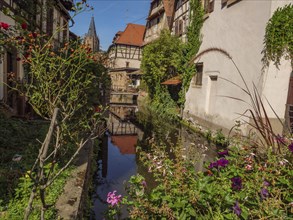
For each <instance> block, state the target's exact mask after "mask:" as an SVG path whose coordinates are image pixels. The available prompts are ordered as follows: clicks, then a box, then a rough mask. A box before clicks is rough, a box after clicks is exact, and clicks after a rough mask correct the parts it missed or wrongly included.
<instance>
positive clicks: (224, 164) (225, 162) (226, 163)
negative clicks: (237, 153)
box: [217, 158, 229, 167]
mask: <svg viewBox="0 0 293 220" xmlns="http://www.w3.org/2000/svg"><path fill="white" fill-rule="evenodd" d="M228 163H229V161H228V160H226V159H225V158H221V159H220V160H218V161H217V164H218V166H219V167H225V166H227V165H228Z"/></svg>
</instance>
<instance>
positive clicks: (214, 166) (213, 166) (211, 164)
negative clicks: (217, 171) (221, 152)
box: [209, 162, 218, 169]
mask: <svg viewBox="0 0 293 220" xmlns="http://www.w3.org/2000/svg"><path fill="white" fill-rule="evenodd" d="M212 168H218V162H212V163H210V165H209V169H212Z"/></svg>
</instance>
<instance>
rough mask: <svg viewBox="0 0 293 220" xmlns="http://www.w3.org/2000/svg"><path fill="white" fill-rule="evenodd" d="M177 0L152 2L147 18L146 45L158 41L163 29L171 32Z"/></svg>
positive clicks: (154, 0)
mask: <svg viewBox="0 0 293 220" xmlns="http://www.w3.org/2000/svg"><path fill="white" fill-rule="evenodd" d="M174 6H175V0H152V1H151V6H150V10H149V14H148V17H147V23H146V31H145V34H144V44H148V43H150V42H151V41H153V40H155V39H157V38H158V37H159V36H160V33H161V31H162V30H163V29H168V30H171V28H172V21H173V16H174Z"/></svg>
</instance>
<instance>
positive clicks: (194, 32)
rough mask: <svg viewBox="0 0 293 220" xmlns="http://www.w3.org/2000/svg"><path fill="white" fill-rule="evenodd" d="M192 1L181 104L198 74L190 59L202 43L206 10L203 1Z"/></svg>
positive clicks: (184, 48)
mask: <svg viewBox="0 0 293 220" xmlns="http://www.w3.org/2000/svg"><path fill="white" fill-rule="evenodd" d="M189 3H190V24H189V26H188V29H187V42H186V43H185V44H184V45H183V54H184V56H183V58H184V60H183V64H182V66H183V68H184V71H183V74H182V77H181V78H182V90H181V91H180V104H182V105H183V104H184V102H185V94H186V92H187V90H188V88H189V85H190V82H191V79H192V77H193V76H194V75H195V74H196V70H195V66H194V65H190V63H189V62H190V60H191V59H192V57H194V56H195V55H196V54H197V53H198V50H199V47H200V45H201V32H200V31H201V28H202V26H203V21H204V20H203V15H204V11H203V8H202V4H201V1H198V0H191V1H189Z"/></svg>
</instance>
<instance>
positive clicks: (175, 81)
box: [161, 76, 182, 85]
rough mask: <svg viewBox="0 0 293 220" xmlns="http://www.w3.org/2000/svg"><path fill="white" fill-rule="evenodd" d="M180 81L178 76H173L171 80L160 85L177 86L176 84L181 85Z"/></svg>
mask: <svg viewBox="0 0 293 220" xmlns="http://www.w3.org/2000/svg"><path fill="white" fill-rule="evenodd" d="M181 83H182V81H181V79H180V78H179V76H175V77H173V78H171V79H168V80H166V81H165V82H162V83H161V84H162V85H178V84H181Z"/></svg>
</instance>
